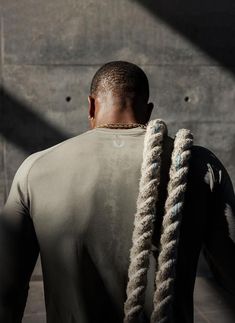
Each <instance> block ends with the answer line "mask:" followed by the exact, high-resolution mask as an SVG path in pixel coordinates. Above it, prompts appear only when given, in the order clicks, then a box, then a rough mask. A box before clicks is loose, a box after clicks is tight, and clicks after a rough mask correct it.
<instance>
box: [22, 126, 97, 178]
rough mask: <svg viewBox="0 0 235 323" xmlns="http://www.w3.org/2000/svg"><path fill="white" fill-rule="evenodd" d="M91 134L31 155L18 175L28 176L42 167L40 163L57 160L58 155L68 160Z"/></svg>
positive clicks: (79, 136)
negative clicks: (67, 155)
mask: <svg viewBox="0 0 235 323" xmlns="http://www.w3.org/2000/svg"><path fill="white" fill-rule="evenodd" d="M90 133H91V131H90V130H88V131H86V132H83V133H81V134H79V135H77V136H74V137H71V138H69V139H66V140H64V141H62V142H60V143H58V144H56V145H54V146H51V147H49V148H47V149H43V150H40V151H37V152H35V153H33V154H31V155H29V156H28V157H27V158H26V159H25V160H24V161H23V162H22V164H21V165H20V167H19V169H18V170H17V173H16V174H19V173H20V175H21V176H28V174H29V172H30V171H31V170H32V169H37V166H39V165H40V162H43V163H44V164H45V163H47V162H49V163H50V160H56V155H57V154H59V155H60V156H64V158H66V154H67V153H69V152H70V151H71V150H72V149H73V148H75V147H77V148H78V147H79V143H80V142H83V139H85V138H86V137H88V136H89V134H90Z"/></svg>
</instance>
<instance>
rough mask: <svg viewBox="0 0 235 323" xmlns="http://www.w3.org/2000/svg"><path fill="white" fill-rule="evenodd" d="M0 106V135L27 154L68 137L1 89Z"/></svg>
mask: <svg viewBox="0 0 235 323" xmlns="http://www.w3.org/2000/svg"><path fill="white" fill-rule="evenodd" d="M0 104H1V106H0V133H1V135H3V136H4V137H5V138H6V139H7V140H9V141H10V142H12V143H14V144H16V145H17V146H19V147H20V148H22V149H23V150H24V151H26V152H27V153H29V154H31V153H33V152H36V151H38V150H42V149H46V148H48V147H50V146H53V145H55V144H57V143H59V142H61V141H63V140H65V139H67V138H69V137H70V136H69V134H67V133H64V132H62V131H61V130H59V129H58V128H57V127H55V126H54V125H52V124H50V123H48V121H46V120H44V119H43V118H42V117H41V116H40V115H39V114H37V113H35V112H33V111H32V110H30V108H29V107H26V106H25V105H24V104H22V103H21V102H20V101H19V100H17V99H16V98H13V97H12V96H11V95H10V94H9V92H8V91H7V90H6V89H4V88H3V87H1V88H0Z"/></svg>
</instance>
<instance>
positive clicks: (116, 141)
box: [113, 135, 125, 148]
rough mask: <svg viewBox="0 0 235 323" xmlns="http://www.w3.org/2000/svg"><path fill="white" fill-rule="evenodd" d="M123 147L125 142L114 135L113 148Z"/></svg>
mask: <svg viewBox="0 0 235 323" xmlns="http://www.w3.org/2000/svg"><path fill="white" fill-rule="evenodd" d="M124 145H125V141H124V140H123V139H122V138H121V137H120V136H119V135H114V139H113V146H114V147H116V148H121V147H124Z"/></svg>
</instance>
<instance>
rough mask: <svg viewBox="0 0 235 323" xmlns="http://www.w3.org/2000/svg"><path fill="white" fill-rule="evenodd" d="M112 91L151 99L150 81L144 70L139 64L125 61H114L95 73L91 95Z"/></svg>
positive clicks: (119, 94) (120, 94) (121, 94)
mask: <svg viewBox="0 0 235 323" xmlns="http://www.w3.org/2000/svg"><path fill="white" fill-rule="evenodd" d="M102 91H103V92H108V91H112V92H113V93H114V94H116V95H118V96H120V97H122V96H131V97H136V96H139V97H141V98H143V99H144V100H146V101H148V99H149V82H148V79H147V76H146V74H145V73H144V71H143V70H142V69H141V68H140V67H139V66H137V65H135V64H133V63H129V62H125V61H113V62H109V63H106V64H105V65H103V66H101V67H100V68H99V69H98V71H97V72H96V73H95V75H94V77H93V79H92V82H91V87H90V95H92V96H96V95H97V94H98V92H102Z"/></svg>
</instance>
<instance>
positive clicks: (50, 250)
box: [0, 128, 235, 323]
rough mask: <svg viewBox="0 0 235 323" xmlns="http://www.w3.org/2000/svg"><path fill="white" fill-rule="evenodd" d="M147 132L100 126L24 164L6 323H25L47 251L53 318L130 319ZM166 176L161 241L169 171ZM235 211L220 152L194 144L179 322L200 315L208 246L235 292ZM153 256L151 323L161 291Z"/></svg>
mask: <svg viewBox="0 0 235 323" xmlns="http://www.w3.org/2000/svg"><path fill="white" fill-rule="evenodd" d="M144 134H145V130H144V129H141V128H133V129H105V128H96V129H93V130H89V131H87V132H85V133H83V134H81V135H78V136H76V137H74V138H71V139H69V140H66V141H64V142H62V143H60V144H59V145H56V146H54V147H52V148H49V149H47V150H44V151H41V152H38V153H35V154H33V155H31V156H29V157H28V158H27V159H26V160H25V161H24V162H23V164H22V165H21V166H20V168H19V169H18V171H17V173H16V175H15V178H14V181H13V184H12V187H11V191H10V194H9V197H8V200H7V202H6V204H5V206H4V209H3V211H2V212H1V215H0V322H1V323H19V322H21V319H22V316H23V311H24V307H25V302H26V299H27V292H28V286H29V280H30V276H31V273H32V270H33V268H34V266H35V262H36V259H37V257H38V254H39V253H40V255H41V260H42V270H43V279H44V289H45V302H46V311H47V322H48V323H93V322H96V323H97V322H102V323H106V322H107V323H111V322H112V323H115V322H117V323H121V322H122V319H123V304H124V301H125V298H126V292H125V291H126V284H127V271H128V266H129V250H130V247H131V238H132V230H133V221H134V214H135V211H136V199H137V195H138V185H139V179H140V167H141V162H142V153H143V139H144ZM170 142H171V141H170V139H169V143H170ZM169 146H170V144H169ZM168 157H169V156H168ZM168 157H167V156H166V158H165V159H164V163H165V167H164V166H163V169H164V168H165V169H167V168H168V166H167V165H168V161H169V158H168ZM163 179H164V180H163V182H164V181H165V183H164V185H162V202H160V203H159V206H158V212H157V214H156V230H155V234H154V238H153V245H155V246H156V247H157V243H158V239H159V229H158V228H157V226H159V224H160V222H161V218H162V213H163V204H164V201H163V200H164V196H165V189H164V187H166V181H167V171H166V173H165V176H164V174H163ZM234 217H235V207H234V195H233V190H232V185H231V181H230V179H229V176H228V174H227V173H226V171H225V169H224V168H223V166H222V165H221V163H220V162H219V161H218V159H217V158H216V157H215V156H214V155H213V154H212V153H210V152H209V151H207V150H206V149H203V148H200V147H193V150H192V159H191V164H190V173H189V183H188V191H187V194H186V202H185V209H184V214H183V221H182V226H181V235H180V242H179V253H178V254H179V258H178V262H177V279H176V285H175V301H174V304H173V311H174V317H175V321H176V322H177V323H191V322H193V287H194V281H195V275H196V267H197V261H198V255H199V252H200V249H201V247H202V246H203V245H204V247H205V250H206V252H207V256H208V260H209V262H210V264H211V267H212V268H213V269H214V272H215V274H216V277H217V279H218V281H219V282H220V283H221V284H223V286H224V287H225V288H227V289H228V290H229V291H230V292H231V293H233V294H235V277H234V272H235V244H234V241H235V239H234V236H235V218H234ZM151 257H152V261H151V266H150V274H149V281H148V288H147V293H146V302H145V308H144V315H145V322H148V321H149V316H150V312H151V309H152V305H151V300H152V297H153V288H154V287H153V286H154V253H152V254H151Z"/></svg>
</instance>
